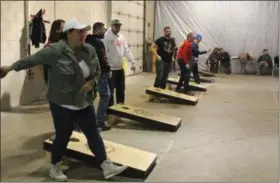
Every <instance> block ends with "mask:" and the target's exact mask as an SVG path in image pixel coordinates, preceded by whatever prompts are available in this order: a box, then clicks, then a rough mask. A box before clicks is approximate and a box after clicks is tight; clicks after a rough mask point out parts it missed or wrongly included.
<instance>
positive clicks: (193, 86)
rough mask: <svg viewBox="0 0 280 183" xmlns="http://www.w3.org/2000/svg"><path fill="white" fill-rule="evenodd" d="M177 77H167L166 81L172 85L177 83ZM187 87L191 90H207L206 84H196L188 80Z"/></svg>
mask: <svg viewBox="0 0 280 183" xmlns="http://www.w3.org/2000/svg"><path fill="white" fill-rule="evenodd" d="M179 79H180V78H179V77H178V78H173V77H169V78H168V79H167V83H169V84H173V85H177V84H178V82H179ZM189 87H190V89H191V90H195V91H204V92H205V91H207V86H205V85H201V84H196V83H194V82H189Z"/></svg>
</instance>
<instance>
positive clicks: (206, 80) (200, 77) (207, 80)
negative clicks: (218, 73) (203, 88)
mask: <svg viewBox="0 0 280 183" xmlns="http://www.w3.org/2000/svg"><path fill="white" fill-rule="evenodd" d="M180 75H181V74H180V73H178V76H180ZM199 80H200V82H201V83H213V82H215V80H214V79H208V78H205V77H203V76H199ZM191 81H194V78H193V75H192V74H191Z"/></svg>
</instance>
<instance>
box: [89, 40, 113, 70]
mask: <svg viewBox="0 0 280 183" xmlns="http://www.w3.org/2000/svg"><path fill="white" fill-rule="evenodd" d="M85 42H86V43H88V44H90V45H92V46H93V47H94V48H95V50H96V54H97V57H98V60H99V65H100V68H101V71H102V73H109V72H110V70H111V68H110V65H109V63H108V60H107V56H106V52H105V50H106V49H105V45H104V43H103V42H102V40H101V38H100V37H99V36H96V35H88V36H87V37H86V39H85Z"/></svg>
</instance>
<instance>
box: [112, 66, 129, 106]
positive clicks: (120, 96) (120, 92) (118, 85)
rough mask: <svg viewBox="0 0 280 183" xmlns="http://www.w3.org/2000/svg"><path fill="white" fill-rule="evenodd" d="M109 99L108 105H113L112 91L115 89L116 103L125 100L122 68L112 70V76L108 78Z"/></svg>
mask: <svg viewBox="0 0 280 183" xmlns="http://www.w3.org/2000/svg"><path fill="white" fill-rule="evenodd" d="M109 87H110V100H109V104H108V106H109V107H110V106H112V105H114V91H115V89H116V100H117V104H119V103H124V101H125V74H124V70H123V69H121V70H114V71H112V77H111V78H110V79H109Z"/></svg>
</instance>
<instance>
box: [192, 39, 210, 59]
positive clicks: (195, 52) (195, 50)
mask: <svg viewBox="0 0 280 183" xmlns="http://www.w3.org/2000/svg"><path fill="white" fill-rule="evenodd" d="M205 53H207V51H199V47H198V44H196V43H195V42H193V43H192V56H193V57H195V58H198V56H199V55H202V54H205Z"/></svg>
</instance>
